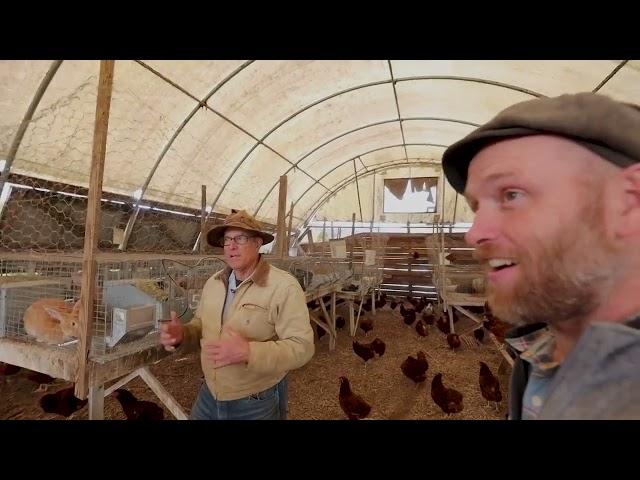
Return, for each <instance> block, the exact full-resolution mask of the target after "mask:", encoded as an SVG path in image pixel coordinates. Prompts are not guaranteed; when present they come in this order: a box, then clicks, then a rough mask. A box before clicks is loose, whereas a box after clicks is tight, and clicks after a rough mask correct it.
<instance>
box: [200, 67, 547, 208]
mask: <svg viewBox="0 0 640 480" xmlns="http://www.w3.org/2000/svg"><path fill="white" fill-rule="evenodd" d="M415 80H454V81H462V82H474V83H483V84H486V85H492V86H495V87H500V88H506V89H510V90H515V91H518V92H521V93H525V94H527V95H531V96H534V97H544V96H545V95H543V94H541V93H538V92H534V91H533V90H528V89H526V88H522V87H518V86H516V85H510V84H507V83H502V82H496V81H493V80H486V79H482V78H472V77H457V76H444V75H432V76H417V77H403V78H397V79H395V82H396V83H397V82H406V81H415ZM392 82H394V80H380V81H377V82H369V83H365V84H362V85H357V86H355V87H350V88H347V89H345V90H341V91H339V92H335V93H332V94H331V95H328V96H326V97H324V98H321V99H319V100H316V101H315V102H313V103H310V104H308V105H306V106H304V107H302V108H301V109H300V110H298V111H297V112H294V113H292V114H291V115H289V116H288V117H287V118H285V119H284V120H282V121H281V122H280V123H278V124H277V125H276V126H274V127H273V128H271V130H269V131H268V132H267V133H266V134H265V135H264V136H263V137H262V138H261V139H260V140H261V141H262V142H264V141H265V140H266V139H267V137H269V136H270V135H271V134H272V133H273V132H275V131H276V130H278V129H279V128H280V127H281V126H283V125H284V124H286V123H287V122H289V121H291V120H292V119H294V118H295V117H297V116H298V115H300V114H301V113H303V112H305V111H306V110H309V109H310V108H312V107H315V106H316V105H319V104H321V103H323V102H326V101H328V100H331V99H332V98H335V97H338V96H340V95H343V94H345V93H349V92H353V91H356V90H361V89H364V88H369V87H375V86H378V85H386V84H388V83H392ZM396 121H397V120H396ZM256 147H257V144H256V145H254V146H253V147H251V149H250V150H249V151H248V152H247V153H246V154H245V155H244V157H242V159H241V160H240V162H238V164H237V165H236V166H235V167H234V168H233V170H232V172H231V173H230V174H229V177H228V178H227V179H226V180H225V182H224V184H223V185H222V187H221V188H220V191H219V192H218V194H217V195H216V198H215V199H214V200H213V203H212V204H211V212H213V210H214V208H215V206H216V204H217V203H218V200H219V199H220V197H221V196H222V192H223V191H224V190H225V188H226V187H227V185H228V184H229V181H230V180H231V178H232V177H233V176H234V175H235V173H236V172H237V171H238V169H239V168H240V167H241V166H242V164H243V163H244V161H245V160H246V159H247V158H248V157H249V155H250V154H251V152H253V150H255V148H256ZM283 175H285V174H283ZM314 185H315V184H314ZM325 188H326V187H325ZM210 214H211V213H209V215H210Z"/></svg>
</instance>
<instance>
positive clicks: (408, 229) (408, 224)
mask: <svg viewBox="0 0 640 480" xmlns="http://www.w3.org/2000/svg"><path fill="white" fill-rule="evenodd" d="M407 233H411V223H410V222H409V220H407Z"/></svg>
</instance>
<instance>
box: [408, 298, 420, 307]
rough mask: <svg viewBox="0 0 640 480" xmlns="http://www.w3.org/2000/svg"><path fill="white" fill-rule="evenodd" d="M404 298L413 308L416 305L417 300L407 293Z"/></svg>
mask: <svg viewBox="0 0 640 480" xmlns="http://www.w3.org/2000/svg"><path fill="white" fill-rule="evenodd" d="M406 299H407V302H409V303H410V304H411V305H413V307H414V308H415V307H416V306H417V305H418V301H417V300H416V299H415V298H413V297H411V296H409V295H407V296H406Z"/></svg>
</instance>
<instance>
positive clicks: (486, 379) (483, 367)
mask: <svg viewBox="0 0 640 480" xmlns="http://www.w3.org/2000/svg"><path fill="white" fill-rule="evenodd" d="M479 382H480V392H481V393H482V396H483V397H484V398H485V400H488V401H489V402H496V409H498V403H500V402H501V401H502V392H501V391H500V381H499V380H498V378H497V377H496V376H495V375H494V374H493V373H491V370H490V369H489V366H488V365H487V364H486V363H484V362H480V376H479Z"/></svg>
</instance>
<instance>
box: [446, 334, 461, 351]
mask: <svg viewBox="0 0 640 480" xmlns="http://www.w3.org/2000/svg"><path fill="white" fill-rule="evenodd" d="M447 343H448V344H449V348H451V350H454V351H455V349H456V348H460V345H461V342H460V337H459V336H458V334H457V333H450V334H448V335H447Z"/></svg>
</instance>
